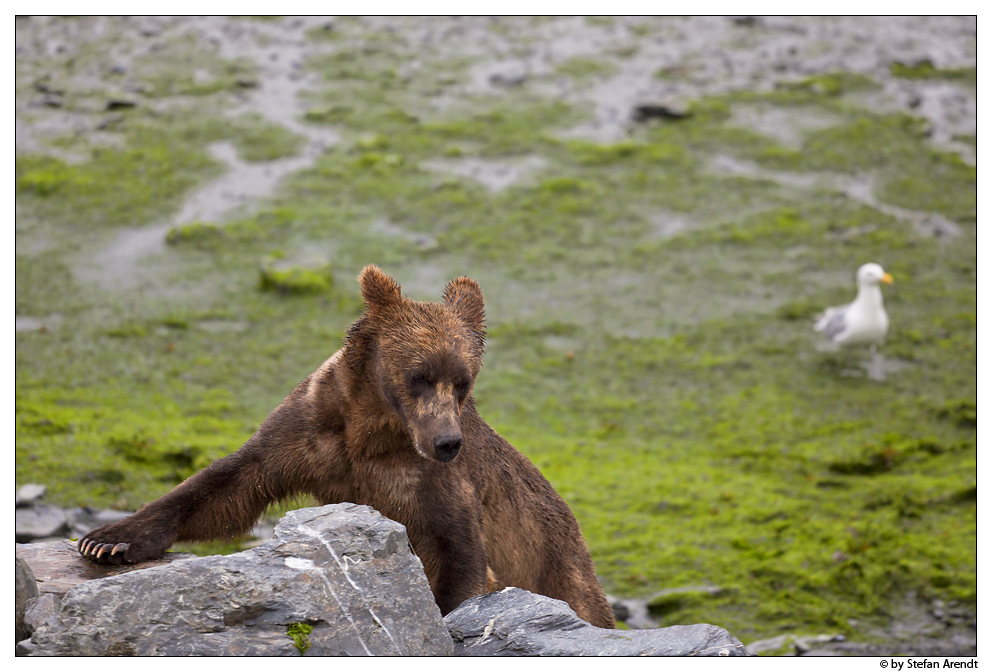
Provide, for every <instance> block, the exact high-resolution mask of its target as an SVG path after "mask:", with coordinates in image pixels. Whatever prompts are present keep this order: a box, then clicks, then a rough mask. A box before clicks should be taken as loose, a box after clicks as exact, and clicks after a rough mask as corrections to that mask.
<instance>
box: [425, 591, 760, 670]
mask: <svg viewBox="0 0 992 672" xmlns="http://www.w3.org/2000/svg"><path fill="white" fill-rule="evenodd" d="M444 620H445V623H447V624H448V630H449V632H450V633H451V637H452V639H454V642H455V655H459V656H743V655H746V654H745V651H744V646H743V645H742V644H741V643H740V642H739V641H738V640H737V639H736V638H735V637H733V636H731V635H730V634H729V633H728V632H727V631H726V630H724V629H722V628H718V627H716V626H714V625H707V624H700V625H675V626H671V627H668V628H659V629H654V630H610V629H607V628H597V627H595V626H593V625H590V624H588V623H586V622H585V621H583V620H581V619H579V617H578V616H576V615H575V612H574V611H572V609H571V608H570V607H569V606H568V604H566V603H565V602H562V601H561V600H554V599H552V598H550V597H545V596H543V595H535V594H534V593H531V592H528V591H526V590H522V589H520V588H506V589H505V590H502V591H500V592H498V593H489V594H487V595H477V596H476V597H473V598H470V599H468V600H466V601H465V602H463V603H462V604H461V605H460V606H459V607H458V608H457V609H455V610H454V611H452V612H451V613H450V614H448V615H447V616H446V617H445V619H444Z"/></svg>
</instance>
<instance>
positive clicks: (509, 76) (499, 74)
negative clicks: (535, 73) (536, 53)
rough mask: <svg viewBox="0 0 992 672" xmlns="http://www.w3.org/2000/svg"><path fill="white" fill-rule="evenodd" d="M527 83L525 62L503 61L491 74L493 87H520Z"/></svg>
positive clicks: (490, 81)
mask: <svg viewBox="0 0 992 672" xmlns="http://www.w3.org/2000/svg"><path fill="white" fill-rule="evenodd" d="M525 81H527V65H526V64H525V63H524V62H523V61H502V62H500V63H497V64H496V65H495V66H493V68H492V70H490V72H489V83H490V84H492V85H493V86H507V87H509V86H520V85H521V84H523V83H524V82H525Z"/></svg>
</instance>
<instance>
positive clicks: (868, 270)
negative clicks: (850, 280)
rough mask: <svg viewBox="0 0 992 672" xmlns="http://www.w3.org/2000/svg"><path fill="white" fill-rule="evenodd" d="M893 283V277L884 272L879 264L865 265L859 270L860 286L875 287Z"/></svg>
mask: <svg viewBox="0 0 992 672" xmlns="http://www.w3.org/2000/svg"><path fill="white" fill-rule="evenodd" d="M880 282H884V283H887V284H891V283H892V276H891V275H889V274H888V273H886V272H885V271H884V270H882V267H881V266H879V265H878V264H865V265H864V266H862V267H861V268H859V269H858V286H859V287H861V286H864V285H868V286H874V285H878V283H880Z"/></svg>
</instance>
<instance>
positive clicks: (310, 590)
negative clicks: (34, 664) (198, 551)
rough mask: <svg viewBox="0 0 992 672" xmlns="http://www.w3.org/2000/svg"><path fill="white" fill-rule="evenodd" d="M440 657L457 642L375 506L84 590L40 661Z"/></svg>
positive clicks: (342, 510) (396, 528) (303, 518)
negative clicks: (301, 629) (301, 635)
mask: <svg viewBox="0 0 992 672" xmlns="http://www.w3.org/2000/svg"><path fill="white" fill-rule="evenodd" d="M293 624H308V625H310V626H311V627H312V631H311V632H310V634H309V635H308V641H309V648H307V649H306V652H305V655H308V656H310V655H373V654H374V655H381V654H399V655H442V654H450V653H451V652H452V643H451V638H450V637H449V635H448V632H447V629H446V628H445V624H444V621H443V620H442V619H441V614H440V611H439V610H438V608H437V605H436V604H435V602H434V597H433V594H432V593H431V590H430V587H429V585H428V583H427V578H426V576H424V572H423V566H422V565H421V563H420V560H419V559H418V558H417V557H416V556H415V555H414V554H413V553H412V551H411V550H410V547H409V543H408V541H407V536H406V529H405V528H404V527H403V526H402V525H400V524H399V523H396V522H393V521H391V520H388V519H386V518H383V517H382V516H381V515H380V514H379V513H378V512H376V511H374V510H372V509H370V508H369V507H367V506H357V505H354V504H337V505H332V506H325V507H320V508H309V509H300V510H298V511H291V512H289V513H288V514H286V516H285V517H284V518H283V519H282V520H281V521H280V522H279V524H278V525H277V526H276V530H275V538H274V539H272V540H271V541H267V542H265V543H264V544H262V545H261V546H258V547H256V548H253V549H251V550H248V551H243V552H241V553H236V554H234V555H228V556H211V557H206V558H193V559H187V560H177V561H174V562H171V563H170V564H168V565H165V566H158V567H152V568H149V569H141V570H136V571H131V572H129V573H126V574H120V575H112V576H107V577H106V578H99V579H94V580H90V581H84V582H83V583H80V584H78V585H76V586H75V587H73V588H71V589H69V590H68V592H66V594H65V597H64V598H63V600H62V606H61V610H60V611H59V613H58V615H57V616H55V617H53V618H50V619H48V621H47V622H46V623H45V624H44V625H42V626H41V627H39V628H38V629H37V630H36V631H35V633H34V635H33V636H32V637H31V640H30V641H29V642H28V643H27V644H26V645H25V646H24V647H22V651H23V652H25V653H28V654H31V655H67V654H72V655H88V656H94V655H114V654H116V655H140V656H151V655H159V656H161V655H268V656H273V655H299V653H300V652H299V650H298V649H297V646H296V644H295V643H294V641H293V639H292V638H291V637H290V636H289V635H288V634H287V629H288V628H289V626H291V625H293Z"/></svg>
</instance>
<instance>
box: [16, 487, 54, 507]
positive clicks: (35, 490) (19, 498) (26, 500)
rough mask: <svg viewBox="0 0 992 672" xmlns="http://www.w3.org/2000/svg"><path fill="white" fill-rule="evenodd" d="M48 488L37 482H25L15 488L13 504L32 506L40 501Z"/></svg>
mask: <svg viewBox="0 0 992 672" xmlns="http://www.w3.org/2000/svg"><path fill="white" fill-rule="evenodd" d="M46 492H48V488H47V487H45V486H44V485H38V484H37V483H27V484H25V485H22V486H21V487H19V488H18V489H17V494H16V495H15V496H14V506H33V505H34V504H37V503H38V502H40V501H41V499H42V498H43V497H44V496H45V493H46Z"/></svg>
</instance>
